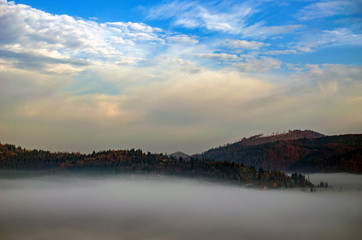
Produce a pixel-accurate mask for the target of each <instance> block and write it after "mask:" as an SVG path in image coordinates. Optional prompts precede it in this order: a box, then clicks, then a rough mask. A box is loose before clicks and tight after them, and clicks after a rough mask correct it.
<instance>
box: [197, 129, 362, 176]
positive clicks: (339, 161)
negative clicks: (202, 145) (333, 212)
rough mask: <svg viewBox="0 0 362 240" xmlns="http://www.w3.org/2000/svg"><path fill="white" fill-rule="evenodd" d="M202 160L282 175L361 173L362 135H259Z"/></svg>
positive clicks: (303, 133) (208, 154)
mask: <svg viewBox="0 0 362 240" xmlns="http://www.w3.org/2000/svg"><path fill="white" fill-rule="evenodd" d="M199 158H200V159H203V158H204V159H213V160H216V161H221V160H222V161H229V162H236V163H242V164H244V165H245V166H249V165H253V166H255V167H256V168H259V167H261V168H264V169H279V170H283V171H302V172H351V173H362V134H348V135H339V136H323V135H322V134H318V133H315V132H312V131H300V130H297V131H290V132H289V133H286V134H280V135H275V136H270V137H263V136H262V135H257V136H253V137H251V138H247V139H243V140H241V141H239V142H236V143H234V144H228V145H225V146H223V147H218V148H213V149H210V150H208V151H206V152H204V153H203V154H201V155H199Z"/></svg>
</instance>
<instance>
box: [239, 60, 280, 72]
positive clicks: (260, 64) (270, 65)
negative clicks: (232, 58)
mask: <svg viewBox="0 0 362 240" xmlns="http://www.w3.org/2000/svg"><path fill="white" fill-rule="evenodd" d="M281 64H282V63H281V62H280V61H279V60H277V59H275V58H270V57H260V58H258V59H256V58H248V59H246V60H245V62H238V63H234V64H233V66H234V67H236V68H237V69H239V70H241V71H244V72H267V71H270V70H274V69H280V67H281Z"/></svg>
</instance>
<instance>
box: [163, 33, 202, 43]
mask: <svg viewBox="0 0 362 240" xmlns="http://www.w3.org/2000/svg"><path fill="white" fill-rule="evenodd" d="M167 40H169V41H170V42H172V43H183V44H191V45H194V44H197V43H199V41H198V40H196V39H195V38H192V37H189V36H187V35H184V34H183V35H176V36H170V37H168V38H167Z"/></svg>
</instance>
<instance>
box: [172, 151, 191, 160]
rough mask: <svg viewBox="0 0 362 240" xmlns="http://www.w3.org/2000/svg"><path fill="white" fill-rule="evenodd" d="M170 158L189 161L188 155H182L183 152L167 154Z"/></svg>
mask: <svg viewBox="0 0 362 240" xmlns="http://www.w3.org/2000/svg"><path fill="white" fill-rule="evenodd" d="M169 156H170V157H174V158H175V159H179V158H180V157H182V159H183V160H189V159H190V155H188V154H186V153H183V152H180V151H178V152H174V153H171V154H169Z"/></svg>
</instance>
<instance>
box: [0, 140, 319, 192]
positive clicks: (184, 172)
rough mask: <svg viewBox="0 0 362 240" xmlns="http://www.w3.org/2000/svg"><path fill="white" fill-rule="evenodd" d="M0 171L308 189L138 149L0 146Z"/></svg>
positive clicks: (302, 183) (276, 175)
mask: <svg viewBox="0 0 362 240" xmlns="http://www.w3.org/2000/svg"><path fill="white" fill-rule="evenodd" d="M0 170H40V171H43V172H46V173H51V172H63V171H66V172H96V173H108V174H110V173H111V174H119V173H132V174H133V173H137V174H162V175H173V176H183V177H191V178H202V179H206V180H212V181H221V182H224V183H231V184H237V185H245V184H253V185H255V186H260V187H265V186H266V187H274V188H276V187H309V186H312V185H311V184H310V183H309V182H308V181H307V180H305V178H304V176H303V175H301V174H296V173H295V174H293V175H292V176H287V175H286V174H285V173H284V172H282V171H278V170H273V171H265V170H263V169H259V170H256V169H255V168H254V167H244V165H243V164H235V163H230V162H221V161H204V160H195V159H193V158H191V159H190V160H189V161H184V160H177V159H174V158H170V157H167V156H165V155H163V154H151V153H149V152H148V153H144V152H142V151H141V150H134V149H131V150H108V151H101V152H97V153H96V152H93V153H91V154H80V153H52V152H49V151H43V150H27V149H24V148H21V147H16V146H15V145H10V144H1V143H0ZM0 173H1V171H0Z"/></svg>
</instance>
